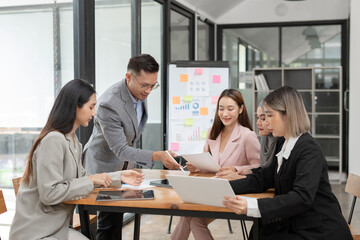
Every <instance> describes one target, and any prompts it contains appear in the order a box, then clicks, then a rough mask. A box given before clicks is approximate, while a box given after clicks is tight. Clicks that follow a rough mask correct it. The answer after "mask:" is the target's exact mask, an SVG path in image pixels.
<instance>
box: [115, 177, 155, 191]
mask: <svg viewBox="0 0 360 240" xmlns="http://www.w3.org/2000/svg"><path fill="white" fill-rule="evenodd" d="M153 180H154V179H144V181H143V182H142V183H141V185H140V186H132V185H129V184H125V183H124V184H123V185H122V186H121V188H120V189H121V190H123V189H135V190H142V189H145V188H150V187H154V186H153V185H150V181H153Z"/></svg>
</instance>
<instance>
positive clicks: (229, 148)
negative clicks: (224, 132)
mask: <svg viewBox="0 0 360 240" xmlns="http://www.w3.org/2000/svg"><path fill="white" fill-rule="evenodd" d="M243 129H244V127H243V126H241V125H240V124H236V125H235V127H234V129H233V131H232V132H231V135H230V138H229V140H228V142H227V143H226V146H225V148H224V149H223V152H222V156H221V159H220V158H219V153H220V143H221V133H220V134H219V136H217V138H216V140H211V139H208V143H209V148H210V151H211V154H212V156H213V157H214V158H215V159H216V161H217V162H218V163H219V165H220V166H221V167H222V166H223V164H224V163H225V162H226V160H227V159H228V158H229V157H230V156H231V154H232V153H233V152H234V150H235V148H236V147H237V146H238V143H237V142H236V141H237V140H238V139H239V138H240V136H241V132H242V131H243Z"/></svg>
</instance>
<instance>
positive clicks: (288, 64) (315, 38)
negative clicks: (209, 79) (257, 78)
mask: <svg viewBox="0 0 360 240" xmlns="http://www.w3.org/2000/svg"><path fill="white" fill-rule="evenodd" d="M263 25H265V27H263V26H261V24H258V26H255V24H249V25H244V26H243V27H241V26H231V25H224V26H221V25H220V26H219V27H220V34H218V41H219V38H220V37H221V41H222V43H221V45H218V53H220V54H221V58H222V60H227V61H229V62H230V66H231V69H230V70H231V75H232V76H231V78H232V86H236V87H237V88H239V89H240V91H241V92H242V94H243V95H244V99H245V102H246V106H247V108H248V110H249V112H254V111H255V108H256V106H252V105H253V102H252V98H253V69H254V68H256V69H261V71H265V72H266V68H274V70H276V68H280V67H285V68H291V69H295V68H299V69H301V68H307V67H316V69H315V70H314V75H313V78H314V79H313V80H312V77H310V78H309V79H310V81H308V82H307V83H308V84H310V85H308V86H307V88H309V89H315V90H314V92H313V94H309V93H308V92H301V94H302V96H303V98H304V102H305V104H306V107H307V110H308V111H309V112H311V111H312V110H311V109H313V110H314V111H312V112H313V114H314V116H313V117H312V120H313V121H312V125H314V126H315V127H314V126H313V127H312V131H313V134H315V135H317V136H321V137H318V138H317V140H318V141H319V143H320V145H321V146H322V148H323V151H324V154H325V155H326V156H335V157H336V158H339V151H338V150H336V149H339V146H342V145H343V144H344V142H345V141H346V140H345V139H346V138H347V136H346V132H347V129H346V120H344V118H346V115H347V113H345V112H342V111H340V110H339V109H341V108H340V104H342V101H339V99H341V95H339V94H342V92H341V91H340V90H341V89H344V90H345V89H346V87H345V86H346V85H347V79H346V71H343V72H342V75H341V76H339V70H338V68H330V67H337V66H342V68H343V69H344V70H345V69H346V58H345V53H344V52H345V50H344V49H346V41H345V40H344V39H346V23H345V22H344V21H338V23H319V24H309V23H304V24H301V23H296V24H293V25H292V24H291V23H289V24H286V23H284V24H281V23H279V24H263ZM220 47H221V48H220ZM220 49H221V52H219V50H220ZM274 72H276V71H274ZM289 72H291V73H295V72H296V71H295V70H293V71H289ZM282 78H286V79H289V80H290V81H293V82H292V83H291V84H292V85H293V86H295V87H296V86H303V84H304V81H305V80H304V79H301V78H299V77H297V75H296V74H295V75H294V76H287V75H286V76H281V75H279V76H278V78H277V79H276V81H281V79H282ZM341 79H343V80H341ZM269 81H270V80H269ZM312 84H314V86H312ZM300 89H301V87H300ZM339 91H340V92H339ZM310 117H311V115H310ZM342 124H344V125H342ZM254 125H255V124H254V123H253V126H254ZM255 128H256V127H255ZM340 129H343V133H345V134H343V138H342V139H339V137H336V136H339V131H340ZM334 136H335V137H334ZM334 139H335V140H334ZM343 149H345V148H343ZM335 150H336V151H335ZM344 155H346V153H344V154H343V159H344V161H343V166H345V167H344V169H345V170H346V161H347V160H346V156H344ZM340 159H341V158H340ZM328 160H330V161H329V165H330V166H332V165H334V164H333V162H332V161H331V158H329V159H328ZM335 167H336V164H335Z"/></svg>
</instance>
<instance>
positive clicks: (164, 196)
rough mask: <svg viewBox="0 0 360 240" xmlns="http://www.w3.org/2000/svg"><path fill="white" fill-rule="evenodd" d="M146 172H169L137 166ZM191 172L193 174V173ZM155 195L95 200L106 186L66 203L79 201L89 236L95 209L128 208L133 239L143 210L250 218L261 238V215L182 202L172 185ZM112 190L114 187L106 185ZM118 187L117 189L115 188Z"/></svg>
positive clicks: (269, 194) (158, 176) (256, 236)
mask: <svg viewBox="0 0 360 240" xmlns="http://www.w3.org/2000/svg"><path fill="white" fill-rule="evenodd" d="M138 171H140V172H142V173H144V174H145V179H165V175H166V174H167V173H168V171H166V170H148V169H142V170H138ZM191 175H192V176H193V175H194V174H191ZM195 175H199V176H208V177H211V176H213V174H204V173H202V174H195ZM151 189H153V190H154V195H155V199H154V200H144V201H141V200H140V201H139V200H137V201H105V202H99V201H96V196H97V193H98V192H99V191H101V190H104V189H98V188H97V189H94V191H93V192H92V193H91V194H90V195H89V196H87V197H86V198H83V199H81V200H76V201H67V202H65V203H66V204H77V205H78V208H79V214H80V222H81V232H82V233H83V234H84V235H85V236H87V237H88V238H90V229H89V226H90V224H89V213H96V211H105V212H122V213H125V212H129V213H135V214H136V216H135V224H134V239H139V238H140V214H159V215H174V216H189V217H206V218H222V219H238V220H249V221H253V222H254V239H259V219H258V218H253V217H248V216H246V215H238V214H235V213H234V212H232V211H231V210H230V209H228V208H225V207H215V206H209V205H201V204H192V203H183V202H182V201H181V199H180V198H179V197H178V195H177V194H176V192H175V191H174V190H173V189H170V188H162V187H154V188H151ZM106 190H111V189H106ZM114 190H118V189H114ZM241 196H247V197H255V198H269V197H270V198H272V197H273V196H274V193H273V192H271V191H269V192H265V193H261V194H244V195H241Z"/></svg>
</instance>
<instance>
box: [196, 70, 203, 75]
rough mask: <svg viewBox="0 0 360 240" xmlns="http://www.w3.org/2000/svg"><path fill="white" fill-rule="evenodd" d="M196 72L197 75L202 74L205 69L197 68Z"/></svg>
mask: <svg viewBox="0 0 360 240" xmlns="http://www.w3.org/2000/svg"><path fill="white" fill-rule="evenodd" d="M195 74H196V75H201V74H203V69H202V68H195Z"/></svg>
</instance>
